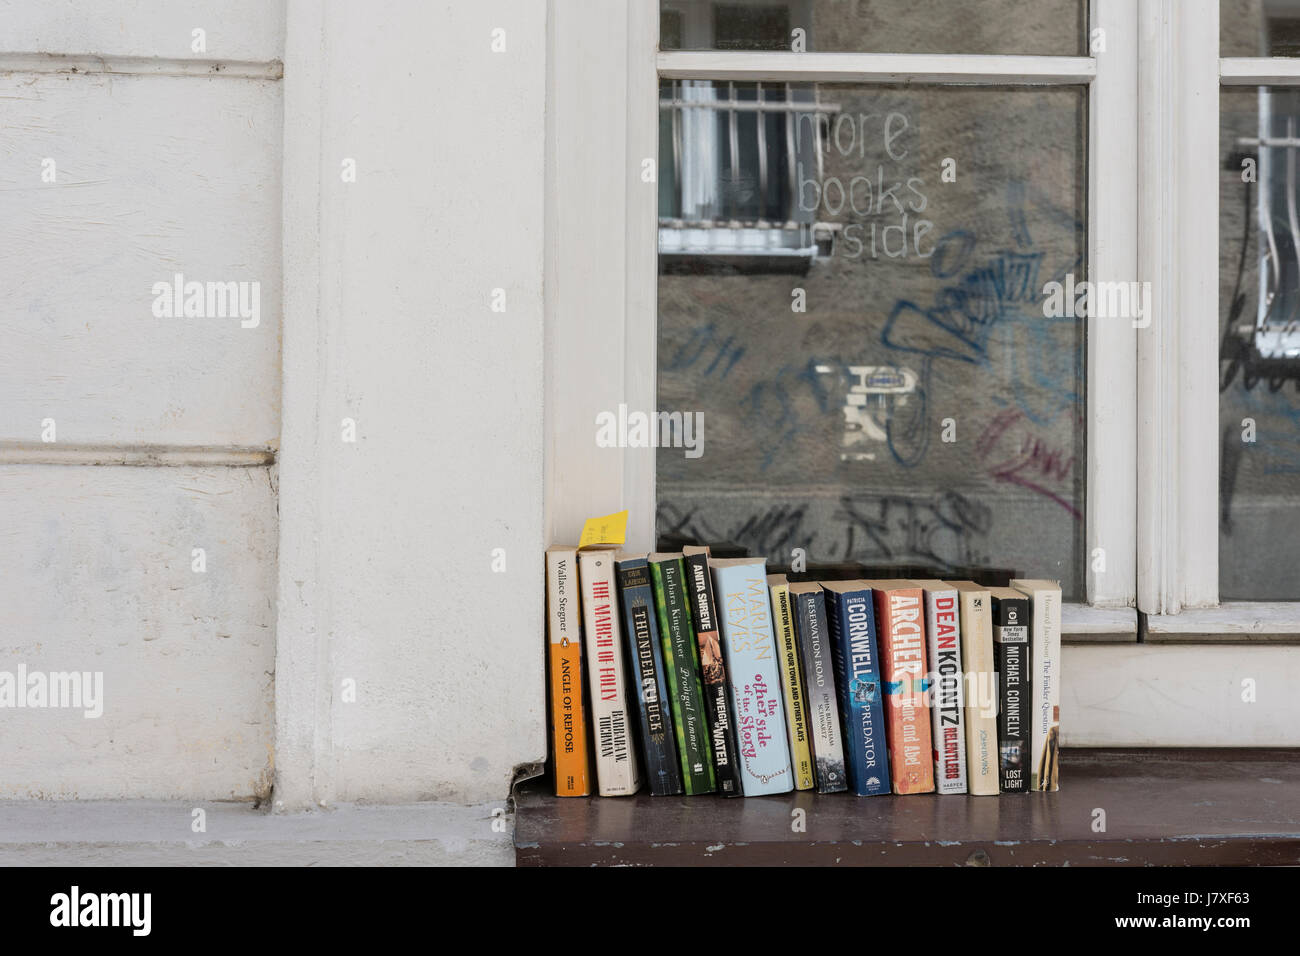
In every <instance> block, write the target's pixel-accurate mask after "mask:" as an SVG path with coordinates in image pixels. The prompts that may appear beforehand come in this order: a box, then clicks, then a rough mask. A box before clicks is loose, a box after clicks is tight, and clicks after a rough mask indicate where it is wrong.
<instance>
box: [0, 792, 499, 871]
mask: <svg viewBox="0 0 1300 956" xmlns="http://www.w3.org/2000/svg"><path fill="white" fill-rule="evenodd" d="M498 807H499V808H500V809H502V810H503V811H504V810H505V809H506V808H505V804H504V801H503V802H502V803H501V804H499V805H487V804H484V805H479V806H472V807H464V806H457V805H454V804H445V803H421V804H410V805H405V806H358V805H340V806H338V807H334V808H332V809H328V810H314V811H310V812H305V813H268V812H265V811H262V810H254V809H253V808H252V805H251V804H246V803H206V804H205V803H193V804H191V803H178V802H172V801H145V800H141V801H133V800H121V801H118V800H111V801H86V802H74V801H67V802H62V801H60V802H54V801H23V802H14V801H5V802H0V866H513V865H514V862H515V858H514V846H513V843H512V839H513V831H514V818H513V817H512V816H511V815H509V814H508V813H504V812H503V813H502V814H499V815H498V818H497V819H496V820H495V821H494V818H493V811H494V810H497V809H498ZM196 809H201V810H203V811H204V814H205V820H204V824H205V827H206V831H205V832H202V833H196V832H194V831H193V830H192V829H191V827H192V826H193V824H194V821H195V816H194V810H196ZM494 822H495V823H496V826H497V829H498V830H503V831H504V832H496V831H494V830H493V823H494Z"/></svg>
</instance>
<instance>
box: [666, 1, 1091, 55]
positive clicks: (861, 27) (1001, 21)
mask: <svg viewBox="0 0 1300 956" xmlns="http://www.w3.org/2000/svg"><path fill="white" fill-rule="evenodd" d="M1087 6H1088V5H1087V3H1085V2H1084V0H1034V2H1033V3H1027V2H1025V0H963V2H956V0H660V4H659V10H660V28H659V46H660V48H661V49H664V50H790V49H793V48H795V43H796V41H801V42H802V44H803V48H804V49H805V50H807V51H810V52H817V51H822V52H856V53H982V54H992V53H1008V54H1014V53H1019V54H1035V55H1038V56H1083V55H1085V52H1086V47H1087V43H1086V42H1085V39H1086V36H1087V30H1086V18H1087ZM796 31H797V32H796Z"/></svg>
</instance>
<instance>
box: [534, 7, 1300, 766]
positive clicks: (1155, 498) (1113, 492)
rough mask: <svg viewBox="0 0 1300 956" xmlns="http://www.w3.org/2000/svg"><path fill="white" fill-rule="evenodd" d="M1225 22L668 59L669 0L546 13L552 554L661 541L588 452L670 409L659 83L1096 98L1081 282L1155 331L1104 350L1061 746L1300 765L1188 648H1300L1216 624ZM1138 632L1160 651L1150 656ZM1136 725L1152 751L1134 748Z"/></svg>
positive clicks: (619, 454) (1217, 663) (1286, 720)
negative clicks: (1146, 690)
mask: <svg viewBox="0 0 1300 956" xmlns="http://www.w3.org/2000/svg"><path fill="white" fill-rule="evenodd" d="M1218 23H1219V20H1218V3H1217V0H1177V2H1175V0H1136V2H1135V0H1092V3H1091V4H1090V9H1089V29H1090V34H1091V33H1095V31H1097V30H1101V31H1103V33H1104V37H1105V51H1104V52H1100V53H1098V54H1096V55H1092V56H1083V57H1054V56H1053V57H1044V56H1006V55H930V54H863V53H802V54H796V53H766V52H764V53H757V52H756V53H746V52H735V51H718V52H714V51H705V52H696V51H668V52H662V53H661V52H659V51H658V49H657V46H658V0H627V2H626V3H625V4H614V3H608V2H600V0H553V2H552V4H551V7H550V23H549V38H548V39H549V44H550V51H549V64H550V65H549V69H548V90H547V96H548V173H547V176H548V179H547V189H546V200H547V212H546V228H547V248H548V259H547V266H546V300H547V301H546V318H547V331H546V350H547V352H546V372H547V386H546V388H547V391H546V397H547V408H546V428H547V443H546V445H547V452H548V458H547V465H546V501H545V509H546V531H547V534H548V536H549V538H550V540H555V541H559V540H575V539H576V537H577V534H578V532H579V530H580V529H581V527H582V522H583V520H584V519H585V518H587V517H590V516H592V515H597V514H604V513H608V512H612V511H616V510H620V509H623V508H627V509H628V510H629V512H630V521H629V528H628V543H627V547H628V548H629V549H631V550H651V549H653V547H654V543H655V541H654V522H655V506H656V500H655V467H654V452H653V449H621V450H616V449H602V448H598V447H597V446H596V444H595V441H594V434H595V419H596V415H597V414H598V413H599V412H601V411H608V410H613V409H616V408H617V407H618V405H619V404H620V403H623V404H626V405H627V407H628V408H631V409H645V410H651V409H654V408H655V407H656V401H657V395H656V368H657V363H656V344H657V341H656V283H657V272H658V263H657V248H658V243H657V229H658V209H657V193H658V189H657V185H656V184H655V183H654V182H646V181H644V180H643V178H642V168H643V163H646V162H648V168H650V169H657V163H658V148H657V137H658V99H659V89H658V84H659V80H660V78H697V79H715V80H727V79H731V80H760V79H761V80H774V81H791V82H793V81H799V80H806V81H824V82H832V81H834V82H844V81H848V82H864V83H865V82H886V83H898V82H918V83H919V82H929V83H962V84H969V85H1003V86H1005V85H1020V84H1025V85H1029V84H1086V85H1087V86H1088V88H1089V90H1088V144H1087V148H1088V173H1087V175H1088V194H1087V209H1088V275H1089V278H1090V279H1093V280H1106V279H1112V280H1116V281H1131V280H1133V279H1134V278H1145V279H1149V280H1150V281H1151V282H1152V287H1153V294H1154V307H1153V311H1154V316H1153V320H1152V323H1151V327H1150V328H1146V329H1135V328H1133V327H1132V324H1131V323H1130V322H1127V321H1115V320H1093V321H1090V324H1089V328H1088V340H1087V348H1088V364H1087V375H1088V383H1087V393H1088V419H1087V420H1088V432H1087V472H1086V492H1085V493H1086V512H1085V523H1086V530H1085V541H1086V556H1089V558H1091V556H1094V555H1096V553H1097V552H1096V549H1098V548H1100V549H1103V550H1104V553H1105V562H1104V567H1105V570H1104V572H1100V573H1099V572H1097V571H1094V570H1093V568H1094V566H1100V562H1094V561H1093V560H1091V559H1090V560H1087V563H1086V568H1087V573H1086V601H1085V602H1084V603H1081V604H1077V605H1068V606H1067V608H1066V613H1065V619H1064V628H1065V637H1066V641H1067V643H1068V645H1069V646H1067V649H1066V659H1065V667H1066V669H1067V672H1071V669H1072V668H1073V669H1075V671H1074V672H1077V673H1079V679H1078V681H1077V683H1075V685H1074V686H1075V687H1076V688H1077V689H1078V693H1077V694H1076V695H1075V696H1074V697H1073V698H1071V702H1070V703H1069V704H1068V706H1067V708H1066V714H1065V715H1064V716H1065V718H1066V719H1065V720H1063V727H1064V733H1065V742H1066V744H1067V745H1071V744H1073V745H1076V746H1077V745H1116V746H1119V745H1126V744H1132V743H1134V741H1140V742H1142V743H1144V744H1147V745H1149V744H1150V743H1152V742H1161V741H1165V742H1168V743H1169V744H1170V745H1174V744H1176V743H1178V742H1180V741H1182V742H1184V743H1185V741H1183V738H1184V737H1185V736H1186V729H1185V728H1186V726H1187V725H1186V720H1185V717H1186V714H1187V712H1188V710H1189V709H1193V708H1196V709H1198V712H1199V713H1203V714H1212V715H1213V716H1214V719H1213V720H1210V721H1207V722H1206V724H1205V727H1204V732H1203V733H1201V734H1200V736H1198V738H1197V740H1198V741H1199V742H1200V743H1201V744H1202V745H1206V746H1209V745H1220V746H1234V745H1243V744H1245V743H1250V744H1252V745H1275V746H1289V745H1295V744H1297V743H1300V729H1297V721H1296V720H1295V718H1296V717H1297V716H1300V705H1296V704H1292V703H1290V702H1289V700H1288V699H1289V697H1290V694H1289V693H1286V692H1285V691H1283V692H1280V693H1279V694H1277V695H1276V698H1275V699H1274V701H1273V702H1272V703H1267V702H1266V700H1265V698H1264V697H1263V696H1261V697H1260V698H1259V699H1260V704H1259V706H1258V707H1257V708H1256V709H1254V710H1252V711H1251V712H1250V714H1249V717H1248V718H1247V717H1243V716H1240V715H1239V714H1238V711H1239V710H1240V708H1238V709H1237V710H1234V709H1233V707H1232V702H1233V701H1234V700H1236V699H1237V698H1236V692H1235V690H1233V689H1232V687H1231V686H1229V688H1228V690H1230V691H1232V693H1231V694H1229V693H1227V692H1226V691H1225V696H1224V700H1223V701H1220V702H1217V703H1216V702H1213V701H1211V702H1207V701H1206V700H1205V698H1204V685H1205V682H1206V681H1214V680H1217V681H1218V682H1219V683H1218V684H1216V685H1215V686H1219V685H1220V684H1222V683H1223V682H1225V681H1228V682H1231V681H1232V680H1233V679H1235V678H1234V675H1235V673H1236V671H1235V670H1233V669H1231V668H1226V669H1225V665H1224V661H1223V659H1222V656H1221V655H1216V654H1211V653H1208V651H1209V649H1203V650H1204V651H1206V653H1202V654H1200V655H1197V654H1195V653H1189V648H1187V647H1186V646H1180V645H1183V644H1185V643H1187V642H1195V641H1213V642H1222V641H1232V640H1234V639H1236V640H1240V639H1242V638H1243V637H1257V636H1264V637H1270V638H1272V639H1273V640H1274V641H1276V640H1288V639H1292V638H1297V637H1300V626H1293V622H1292V619H1291V618H1290V617H1287V616H1286V615H1288V614H1290V611H1291V608H1292V606H1290V605H1287V606H1272V605H1269V606H1264V605H1255V604H1251V605H1245V607H1246V608H1249V609H1250V610H1251V611H1253V612H1254V614H1253V615H1248V616H1247V617H1245V618H1243V617H1242V608H1241V607H1238V606H1236V605H1224V606H1222V607H1215V605H1216V604H1217V598H1218V594H1217V587H1218V580H1217V577H1218V573H1217V566H1218V539H1217V529H1218V523H1217V517H1216V516H1217V491H1218V489H1217V481H1218V467H1217V456H1218V450H1217V447H1218V446H1217V437H1216V436H1217V423H1218V407H1217V401H1218V393H1217V388H1215V387H1212V385H1211V384H1208V383H1214V382H1216V381H1217V377H1216V369H1217V362H1218V351H1217V349H1218V339H1217V326H1218V316H1217V301H1218V300H1217V295H1216V294H1215V293H1216V291H1217V281H1218V278H1217V276H1218V273H1217V268H1218V258H1217V256H1218V247H1217V238H1218V236H1217V202H1216V203H1215V204H1214V206H1215V209H1214V213H1215V214H1214V215H1213V216H1207V215H1206V209H1205V206H1204V204H1200V205H1191V204H1189V201H1188V197H1189V196H1193V195H1197V194H1198V193H1199V195H1200V196H1201V197H1203V196H1205V195H1213V196H1217V178H1215V177H1216V176H1217V172H1216V169H1217V161H1218V89H1217V84H1216V83H1215V81H1216V80H1217V79H1218V78H1219V76H1220V71H1219V69H1217V68H1215V67H1213V66H1211V67H1209V68H1208V71H1207V67H1206V63H1207V62H1209V61H1207V59H1206V57H1207V56H1212V57H1213V58H1214V60H1215V61H1217V59H1218V57H1217V51H1218ZM1211 41H1212V42H1211ZM1297 65H1300V64H1293V63H1291V62H1289V61H1288V62H1285V63H1277V62H1276V61H1261V62H1254V68H1255V69H1258V70H1265V71H1269V72H1268V74H1267V75H1268V76H1270V77H1273V78H1278V77H1289V78H1290V82H1292V83H1295V82H1300V71H1297V70H1296V69H1295V67H1296V66H1297ZM1229 69H1231V70H1235V71H1236V72H1235V73H1229V72H1226V71H1227V70H1229ZM1224 70H1225V72H1224V73H1223V76H1224V77H1225V82H1228V81H1229V80H1228V79H1227V78H1228V77H1230V76H1231V77H1238V76H1239V77H1241V79H1240V82H1251V83H1254V82H1260V80H1259V79H1258V77H1259V76H1260V75H1261V74H1259V73H1255V72H1249V71H1248V70H1247V68H1246V67H1245V66H1243V65H1242V64H1241V63H1240V62H1238V61H1224ZM1207 75H1208V79H1207ZM1139 196H1141V205H1139ZM1193 208H1194V209H1196V210H1197V214H1196V219H1195V222H1194V224H1193V223H1191V222H1189V217H1188V216H1184V217H1181V222H1180V217H1179V216H1177V215H1176V213H1177V211H1178V210H1179V209H1193ZM1180 226H1181V227H1180ZM1180 290H1181V292H1182V294H1181V295H1180V294H1179V292H1180ZM1180 310H1181V312H1180ZM1139 383H1141V384H1140V386H1139ZM1198 518H1200V519H1201V520H1197V519H1198ZM1139 611H1141V612H1143V613H1144V614H1145V615H1147V619H1146V620H1147V632H1146V635H1145V636H1146V638H1147V641H1148V643H1142V644H1139V643H1137V640H1138V619H1139V614H1138V612H1139ZM1270 615H1271V616H1270ZM1283 618H1285V619H1283ZM1160 641H1167V642H1169V643H1167V644H1164V645H1163V646H1162V645H1160V644H1159V643H1157V642H1160ZM1097 644H1105V645H1107V646H1105V647H1098V646H1096V645H1097ZM1087 645H1092V646H1087ZM1193 650H1194V649H1193ZM1165 652H1168V653H1167V654H1166V653H1165ZM1296 653H1297V651H1296V650H1295V649H1294V648H1290V647H1281V646H1278V645H1277V644H1276V643H1268V644H1263V643H1262V644H1259V645H1257V646H1255V647H1252V648H1251V649H1250V651H1249V653H1246V654H1243V655H1241V656H1240V658H1237V659H1236V660H1238V661H1239V663H1238V664H1237V665H1236V666H1237V667H1238V668H1244V670H1243V671H1242V678H1243V679H1244V678H1245V677H1250V676H1252V675H1255V676H1257V677H1259V678H1260V679H1263V678H1264V676H1265V675H1266V674H1279V675H1280V674H1284V673H1289V672H1290V671H1291V670H1294V668H1295V661H1296V657H1295V654H1296ZM1170 666H1172V667H1174V668H1176V670H1175V671H1173V672H1170V671H1169V669H1168V668H1169V667H1170ZM1288 669H1289V670H1288ZM1115 674H1122V675H1123V676H1124V678H1125V680H1126V681H1129V682H1133V681H1136V686H1139V687H1147V686H1150V685H1151V684H1153V683H1158V682H1162V683H1160V688H1161V695H1153V696H1152V697H1151V698H1150V700H1148V701H1147V702H1145V703H1144V705H1143V706H1142V707H1141V708H1136V709H1134V708H1124V707H1117V706H1116V705H1115V702H1114V700H1113V695H1111V694H1110V691H1108V690H1107V688H1111V687H1114V686H1115V684H1114V681H1113V680H1112V679H1111V678H1112V677H1113V676H1114V675H1115ZM1067 696H1069V695H1067ZM1157 697H1158V698H1159V699H1157ZM1282 701H1286V702H1285V703H1283V702H1282ZM1275 709H1276V710H1275ZM1071 711H1073V713H1071ZM1139 713H1140V715H1141V721H1142V726H1141V729H1140V731H1139V730H1135V729H1133V725H1134V724H1135V719H1136V717H1135V715H1137V714H1139ZM1126 714H1127V715H1128V716H1123V715H1126ZM1117 715H1120V716H1119V717H1117ZM1130 718H1134V719H1130ZM1246 720H1249V722H1250V723H1249V727H1247V726H1246V724H1245V723H1243V721H1246ZM1198 727H1199V724H1198Z"/></svg>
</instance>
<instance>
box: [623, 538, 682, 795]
mask: <svg viewBox="0 0 1300 956" xmlns="http://www.w3.org/2000/svg"><path fill="white" fill-rule="evenodd" d="M617 567H618V590H619V595H620V597H621V598H622V603H623V623H624V633H625V634H626V639H627V645H628V657H629V658H630V662H631V665H632V688H633V690H632V693H633V695H634V696H635V698H636V702H637V715H638V717H639V722H640V728H641V756H642V757H643V758H644V760H645V772H646V778H647V782H648V784H649V788H650V793H651V794H652V795H654V796H668V795H671V794H675V793H681V792H682V770H681V765H680V764H679V763H678V761H677V743H676V741H675V740H674V739H673V715H672V705H671V704H670V703H669V700H668V690H667V684H666V682H665V680H664V658H663V649H662V648H661V647H660V645H659V628H658V626H657V625H656V624H655V606H654V592H653V591H652V590H651V588H650V566H649V565H648V564H647V563H646V560H645V558H632V559H629V560H627V561H619V562H618V565H617Z"/></svg>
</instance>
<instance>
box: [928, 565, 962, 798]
mask: <svg viewBox="0 0 1300 956" xmlns="http://www.w3.org/2000/svg"><path fill="white" fill-rule="evenodd" d="M957 614H958V611H957V592H956V591H955V590H954V591H926V592H925V633H926V641H927V644H928V650H929V652H930V654H929V656H930V671H931V674H930V696H931V699H930V732H931V733H930V739H931V755H932V757H933V759H934V789H935V791H936V792H937V793H946V794H952V793H965V792H966V722H965V720H964V719H963V714H962V706H961V703H962V673H961V632H960V630H959V629H958V618H957Z"/></svg>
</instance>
